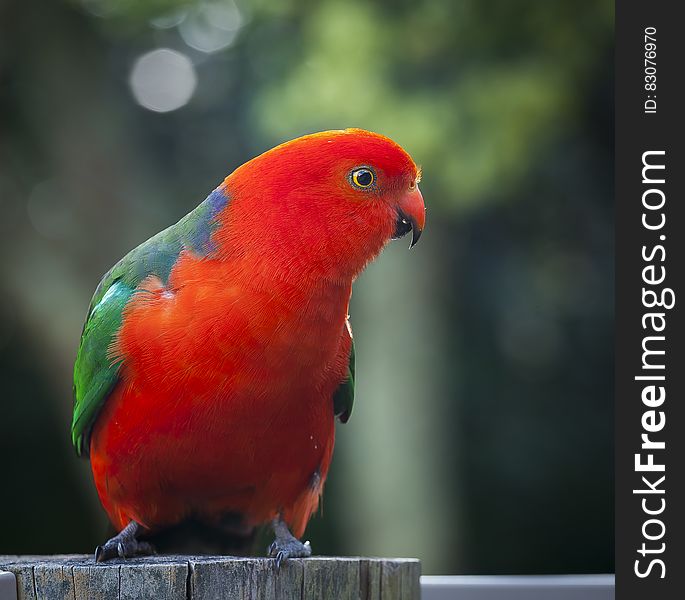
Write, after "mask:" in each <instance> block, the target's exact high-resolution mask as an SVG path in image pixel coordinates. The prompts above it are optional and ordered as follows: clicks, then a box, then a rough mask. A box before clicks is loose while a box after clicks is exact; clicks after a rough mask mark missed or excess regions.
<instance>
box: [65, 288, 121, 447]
mask: <svg viewBox="0 0 685 600" xmlns="http://www.w3.org/2000/svg"><path fill="white" fill-rule="evenodd" d="M133 291H134V288H131V287H129V286H128V285H126V284H125V283H124V282H123V281H121V280H118V281H115V282H114V283H113V284H112V285H110V286H109V287H108V288H107V291H106V292H105V293H104V295H103V296H102V298H101V299H100V301H99V302H97V304H95V305H94V306H93V305H91V307H92V308H91V310H90V312H89V315H88V319H87V321H86V324H85V325H84V327H83V333H82V334H81V344H80V346H79V349H78V354H77V355H76V364H75V365H74V418H73V421H72V423H71V440H72V442H73V444H74V447H75V448H76V452H77V454H78V455H79V456H80V455H82V454H83V452H84V450H85V453H86V454H88V450H87V446H88V444H87V442H88V432H89V431H88V430H89V429H90V426H91V425H92V423H93V421H94V420H95V417H96V416H97V413H98V412H99V410H100V408H101V407H102V404H103V403H104V400H105V398H106V397H107V396H108V395H109V393H110V392H111V391H112V388H113V387H114V385H115V383H116V382H117V380H118V371H119V365H118V364H117V363H114V362H113V361H112V360H111V359H110V357H109V348H110V345H111V343H112V341H113V339H114V336H115V335H116V333H117V331H118V330H119V327H120V326H121V318H122V313H123V310H124V307H125V306H126V303H127V302H128V301H129V300H130V298H131V296H132V295H133ZM96 296H97V293H96ZM94 300H95V299H94Z"/></svg>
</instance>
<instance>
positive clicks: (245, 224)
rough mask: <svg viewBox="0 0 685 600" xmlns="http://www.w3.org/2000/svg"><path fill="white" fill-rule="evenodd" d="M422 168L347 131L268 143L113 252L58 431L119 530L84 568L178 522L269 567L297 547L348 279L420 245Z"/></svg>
mask: <svg viewBox="0 0 685 600" xmlns="http://www.w3.org/2000/svg"><path fill="white" fill-rule="evenodd" d="M420 179H421V170H420V169H419V167H417V165H416V163H415V162H414V161H413V159H412V158H411V156H410V155H409V154H408V153H407V152H406V151H405V150H404V149H403V148H402V147H401V146H400V145H398V144H397V143H395V142H394V141H392V140H391V139H389V138H387V137H385V136H383V135H380V134H377V133H372V132H369V131H366V130H362V129H344V130H332V131H323V132H319V133H313V134H308V135H304V136H302V137H299V138H296V139H293V140H291V141H288V142H285V143H283V144H280V145H278V146H276V147H274V148H272V149H270V150H268V151H266V152H264V153H263V154H260V155H259V156H257V157H255V158H253V159H251V160H249V161H248V162H246V163H244V164H243V165H241V166H239V167H238V168H236V169H235V170H234V171H233V172H232V173H231V174H230V175H229V176H228V177H226V178H225V179H224V181H223V182H222V183H221V184H220V185H219V186H218V187H217V188H216V189H215V190H214V191H212V192H211V193H210V194H209V196H208V197H207V198H206V199H205V200H204V201H203V202H201V203H200V204H199V205H198V206H197V207H196V208H195V209H193V210H192V211H191V212H190V213H188V214H187V215H186V216H185V217H183V218H182V219H181V220H180V221H178V222H177V223H176V224H175V225H172V226H170V227H168V228H167V229H165V230H163V231H162V232H160V233H158V234H156V235H154V236H153V237H151V238H150V239H149V240H147V241H146V242H144V243H142V244H141V245H139V246H138V247H136V248H135V249H133V250H131V251H130V252H129V253H128V254H126V255H125V256H124V257H123V258H122V259H121V260H120V261H119V262H117V263H116V264H115V265H114V266H113V267H112V268H111V269H110V270H109V271H108V272H107V273H106V274H105V275H104V276H103V278H102V279H101V281H100V283H99V285H98V286H97V288H96V290H95V293H94V295H93V297H92V300H91V303H90V307H89V309H88V314H87V318H86V322H85V325H84V327H83V332H82V335H81V339H80V343H79V347H78V352H77V356H76V361H75V365H74V404H73V420H72V424H71V437H72V442H73V445H74V447H75V449H76V453H77V454H78V455H79V456H82V457H84V458H87V459H89V461H90V469H91V471H92V476H93V481H94V484H95V488H96V490H97V494H98V497H99V500H100V502H101V504H102V506H103V508H104V510H105V512H106V513H107V515H108V517H109V520H110V522H111V524H112V526H113V527H114V531H115V532H116V535H114V536H113V537H111V538H110V539H108V540H107V541H106V542H104V543H103V544H102V545H99V546H98V547H97V548H96V551H95V560H96V561H97V562H102V561H106V560H109V559H112V558H129V557H133V556H136V555H141V554H151V553H153V552H155V548H154V547H153V546H152V544H151V543H150V541H149V540H150V538H151V536H153V535H154V534H156V533H160V532H164V531H168V530H172V529H173V528H174V527H179V526H182V524H183V523H186V522H197V523H201V524H202V525H203V526H205V527H207V528H210V529H211V530H216V531H218V532H223V533H226V534H231V535H237V536H244V537H248V536H249V535H251V534H253V533H254V531H255V530H256V529H257V528H263V527H264V526H266V527H271V528H272V531H273V534H274V541H273V543H272V544H271V545H270V546H269V548H268V551H267V556H268V557H271V558H274V559H276V560H277V561H278V562H277V564H278V565H280V564H281V561H283V560H285V559H289V558H296V557H307V556H310V555H311V552H312V550H311V545H310V544H309V542H304V543H303V542H302V541H301V538H302V537H303V535H304V532H305V528H306V526H307V523H308V521H309V520H310V517H311V516H312V515H313V513H315V512H316V510H317V508H318V505H319V500H320V496H321V494H322V490H323V486H324V482H325V481H326V477H327V474H328V470H329V466H330V464H331V458H332V454H333V446H334V441H335V421H336V418H337V419H338V420H339V421H340V422H342V423H345V422H347V420H348V419H349V418H350V413H351V411H352V407H353V403H354V389H355V354H354V344H353V339H352V330H351V328H350V322H349V315H348V311H349V303H350V298H351V293H352V284H353V282H354V281H355V279H356V278H357V276H358V275H359V274H360V273H361V272H362V270H363V269H364V268H365V267H366V266H367V265H368V264H369V263H370V262H371V261H372V260H373V259H374V258H375V257H376V256H377V255H378V254H379V253H380V252H381V250H382V249H383V248H384V247H385V246H386V244H387V243H389V241H390V240H391V239H397V238H400V237H403V236H405V235H407V234H409V233H411V234H412V239H411V246H410V247H412V246H414V245H415V244H416V242H417V241H418V240H419V237H420V236H421V233H422V231H423V228H424V224H425V213H426V209H425V205H424V200H423V197H422V194H421V191H420V190H419V182H420Z"/></svg>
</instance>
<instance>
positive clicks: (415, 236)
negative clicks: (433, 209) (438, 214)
mask: <svg viewBox="0 0 685 600" xmlns="http://www.w3.org/2000/svg"><path fill="white" fill-rule="evenodd" d="M420 237H421V229H419V228H418V227H417V226H416V224H415V223H412V228H411V244H409V249H410V250H411V249H412V248H413V247H414V246H416V244H417V243H418V241H419V238H420Z"/></svg>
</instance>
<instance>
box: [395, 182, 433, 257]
mask: <svg viewBox="0 0 685 600" xmlns="http://www.w3.org/2000/svg"><path fill="white" fill-rule="evenodd" d="M425 223H426V206H425V205H424V203H423V196H422V195H421V191H420V190H419V186H418V185H417V186H416V187H415V188H414V189H413V190H411V191H409V192H406V193H405V194H403V195H402V197H401V198H400V201H399V202H398V205H397V221H396V222H395V232H394V234H393V236H392V239H393V240H397V239H399V238H401V237H404V236H405V235H407V234H408V233H409V232H410V231H411V232H412V235H411V244H410V245H409V247H410V248H413V247H414V246H415V245H416V242H418V241H419V238H420V237H421V232H422V231H423V226H424V225H425Z"/></svg>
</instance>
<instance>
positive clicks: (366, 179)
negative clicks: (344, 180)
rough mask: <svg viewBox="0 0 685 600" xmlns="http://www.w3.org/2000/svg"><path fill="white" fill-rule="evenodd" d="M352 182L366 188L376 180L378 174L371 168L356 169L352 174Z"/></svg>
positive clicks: (356, 185)
mask: <svg viewBox="0 0 685 600" xmlns="http://www.w3.org/2000/svg"><path fill="white" fill-rule="evenodd" d="M350 178H351V180H352V184H353V185H354V186H355V187H358V188H360V189H362V190H366V189H368V188H370V187H371V186H372V185H373V182H374V181H376V176H375V175H374V173H373V171H372V170H371V169H355V170H354V171H352V174H351V176H350Z"/></svg>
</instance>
